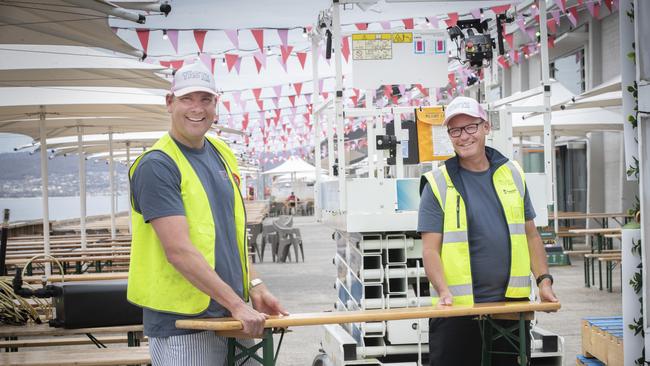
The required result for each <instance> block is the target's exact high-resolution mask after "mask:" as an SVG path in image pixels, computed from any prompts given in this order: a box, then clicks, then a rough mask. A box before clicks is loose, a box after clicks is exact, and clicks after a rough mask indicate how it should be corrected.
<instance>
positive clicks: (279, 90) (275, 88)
mask: <svg viewBox="0 0 650 366" xmlns="http://www.w3.org/2000/svg"><path fill="white" fill-rule="evenodd" d="M273 91H274V92H275V96H276V97H278V98H279V97H281V96H282V85H274V86H273Z"/></svg>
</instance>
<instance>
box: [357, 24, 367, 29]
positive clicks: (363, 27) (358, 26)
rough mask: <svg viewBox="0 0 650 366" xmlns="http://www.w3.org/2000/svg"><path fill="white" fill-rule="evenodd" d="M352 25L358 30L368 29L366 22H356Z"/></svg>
mask: <svg viewBox="0 0 650 366" xmlns="http://www.w3.org/2000/svg"><path fill="white" fill-rule="evenodd" d="M354 26H355V27H357V29H358V30H366V29H368V23H356V24H355V25H354Z"/></svg>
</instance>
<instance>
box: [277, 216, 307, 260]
mask: <svg viewBox="0 0 650 366" xmlns="http://www.w3.org/2000/svg"><path fill="white" fill-rule="evenodd" d="M273 226H274V227H275V230H276V231H277V233H278V251H277V259H278V262H286V260H287V257H289V260H291V254H290V249H291V248H290V247H291V246H293V250H294V253H295V255H296V257H295V258H296V262H298V259H299V256H298V251H300V254H301V255H302V261H303V262H304V261H305V252H304V250H303V247H302V237H301V235H300V229H298V228H293V227H291V226H289V225H286V224H283V223H282V221H281V220H276V221H274V222H273Z"/></svg>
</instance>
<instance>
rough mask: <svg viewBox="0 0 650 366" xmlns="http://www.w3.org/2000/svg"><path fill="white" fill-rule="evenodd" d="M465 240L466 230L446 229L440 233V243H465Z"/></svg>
mask: <svg viewBox="0 0 650 366" xmlns="http://www.w3.org/2000/svg"><path fill="white" fill-rule="evenodd" d="M467 241H468V239H467V231H446V232H445V233H444V234H442V244H446V243H466V242H467Z"/></svg>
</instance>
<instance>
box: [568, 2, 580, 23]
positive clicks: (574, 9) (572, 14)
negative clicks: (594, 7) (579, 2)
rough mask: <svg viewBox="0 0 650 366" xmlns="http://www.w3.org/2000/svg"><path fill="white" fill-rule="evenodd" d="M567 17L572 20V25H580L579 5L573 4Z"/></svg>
mask: <svg viewBox="0 0 650 366" xmlns="http://www.w3.org/2000/svg"><path fill="white" fill-rule="evenodd" d="M567 18H568V19H569V21H570V22H571V25H573V26H574V27H575V26H576V25H578V7H577V6H572V7H570V8H569V12H568V13H567Z"/></svg>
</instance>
